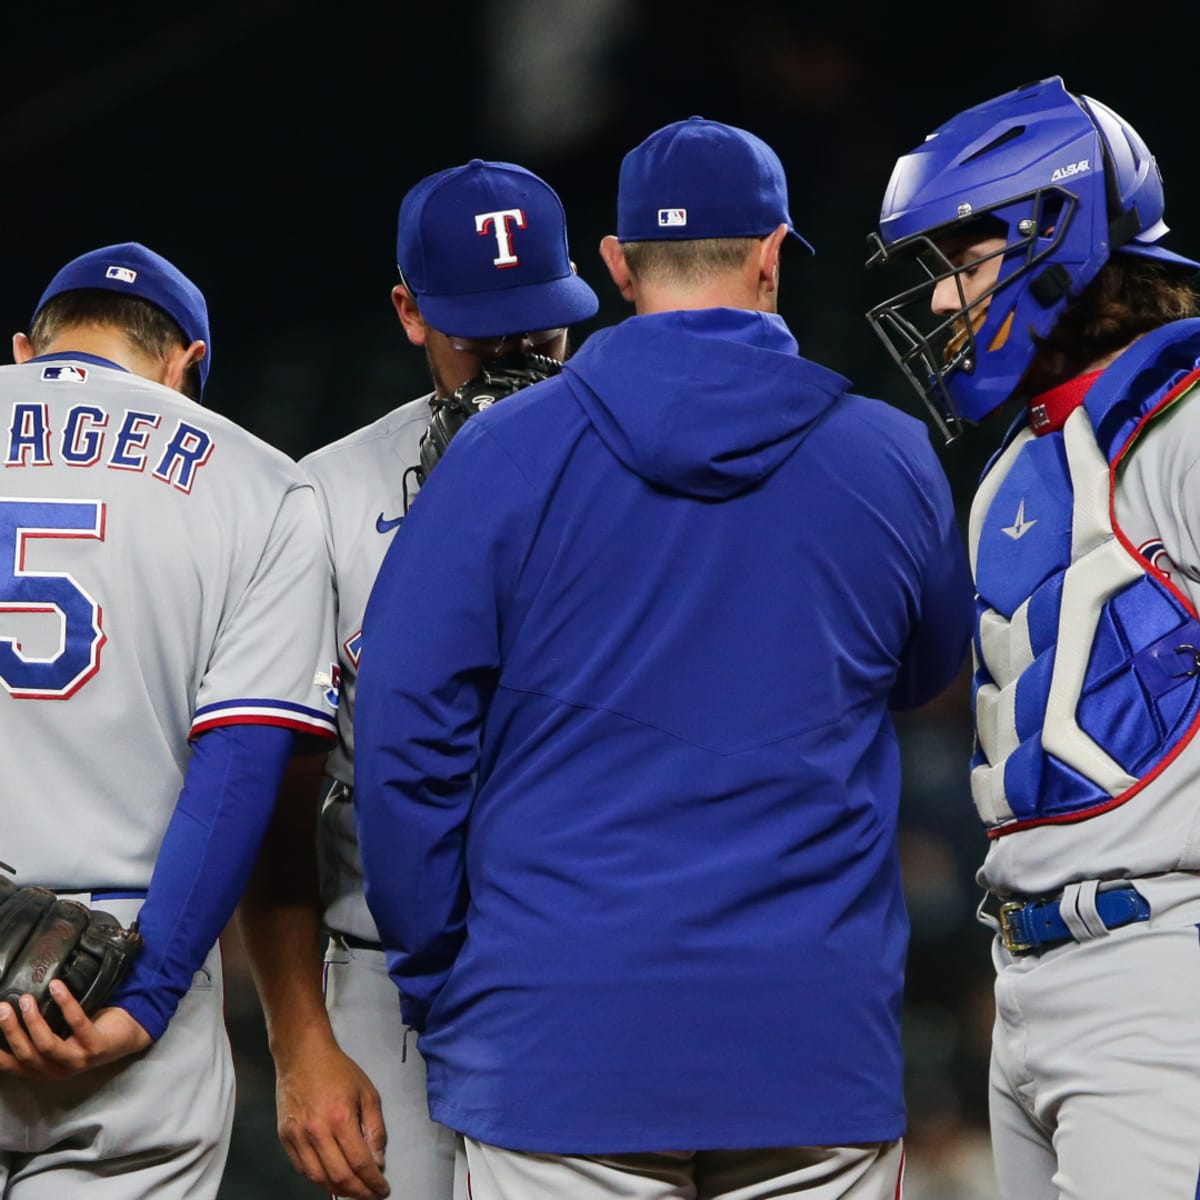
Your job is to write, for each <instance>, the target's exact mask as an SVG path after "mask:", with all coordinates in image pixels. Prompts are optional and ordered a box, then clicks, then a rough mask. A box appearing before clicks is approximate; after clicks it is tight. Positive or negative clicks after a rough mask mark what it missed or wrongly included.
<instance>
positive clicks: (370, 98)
mask: <svg viewBox="0 0 1200 1200" xmlns="http://www.w3.org/2000/svg"><path fill="white" fill-rule="evenodd" d="M1194 12H1195V6H1194V5H1192V4H1183V3H1180V4H1169V3H1168V4H1152V3H1151V4H1142V5H1140V6H1130V5H1128V4H1117V3H1112V2H1110V0H1092V2H1090V3H1082V2H1079V0H1044V2H1043V3H1041V4H1040V5H1037V6H1036V7H1035V6H1033V5H1025V6H1005V7H1002V8H996V7H995V6H991V7H988V8H986V9H985V8H983V7H982V6H972V7H969V8H968V7H964V6H961V5H955V6H952V5H946V4H940V5H933V4H920V3H914V4H905V5H899V4H885V3H882V2H880V0H876V2H874V3H861V2H859V0H842V2H841V3H836V4H826V5H822V6H819V7H818V6H814V5H809V4H803V3H782V2H771V0H740V2H738V3H736V4H735V3H730V4H727V5H714V4H708V3H698V4H697V3H693V4H684V5H680V4H671V3H665V2H660V0H641V2H639V0H472V2H469V3H466V2H464V3H456V2H454V0H449V2H443V3H440V4H439V3H435V2H426V3H424V4H416V3H393V4H390V5H387V6H385V7H380V6H378V5H371V6H369V7H368V6H367V5H359V4H347V5H342V6H340V7H338V8H336V9H334V8H333V7H331V6H328V5H325V4H317V3H312V2H308V0H244V2H242V3H235V2H227V3H213V4H207V5H204V4H201V5H197V6H192V7H190V8H183V9H180V8H176V7H174V6H170V5H159V6H151V5H92V6H88V7H84V6H82V5H73V4H67V5H65V6H63V5H59V6H51V5H46V6H36V5H28V6H25V7H24V8H23V9H21V10H20V11H6V13H5V16H4V31H5V34H6V38H5V41H6V44H7V53H6V55H5V68H4V71H3V73H2V74H0V98H2V108H0V146H3V148H4V157H3V162H4V173H3V187H2V189H0V212H2V213H3V216H4V221H3V225H2V226H0V228H2V230H3V236H4V239H5V243H6V252H5V256H4V260H5V265H6V280H5V286H4V288H3V289H2V291H0V326H5V327H6V331H8V332H11V331H15V330H18V329H26V328H27V327H28V319H29V315H30V313H31V311H32V308H33V305H34V303H35V301H36V299H37V297H38V296H39V295H40V293H41V290H42V288H43V287H44V286H45V284H46V282H48V280H49V278H50V277H51V275H52V274H53V273H54V272H55V271H56V270H57V269H58V268H59V267H60V266H62V265H63V263H65V262H66V261H67V260H68V259H70V258H72V257H74V256H75V255H77V254H79V253H82V252H84V251H86V250H90V249H93V248H95V247H96V246H100V245H104V244H107V243H111V242H116V241H125V240H137V241H142V242H145V243H146V244H147V245H149V246H150V247H151V248H153V249H155V250H157V251H159V252H160V253H162V254H165V255H166V256H167V257H168V258H170V259H172V260H173V261H175V262H176V263H177V264H178V265H179V266H180V267H181V268H182V269H183V270H184V271H185V272H186V273H187V274H189V275H190V276H191V277H192V278H193V279H194V280H195V281H196V282H197V283H198V284H199V286H200V287H201V288H202V290H203V291H204V292H205V294H206V296H207V298H208V302H209V306H210V311H211V317H212V328H213V347H212V349H213V364H214V365H213V371H212V376H211V379H210V382H209V386H208V390H207V394H206V397H205V399H206V403H208V404H209V405H210V406H211V407H213V408H215V409H218V410H220V411H221V412H224V413H226V414H228V415H230V416H232V417H234V418H235V419H237V420H239V421H240V422H242V423H243V424H245V425H246V426H248V427H249V428H250V429H252V430H254V431H255V432H256V433H258V434H260V435H261V436H262V437H264V438H266V439H267V440H268V441H270V442H272V443H274V444H275V445H277V446H279V447H281V448H282V449H284V450H286V451H287V452H289V453H291V454H293V455H296V456H299V455H302V454H304V453H306V452H307V451H309V450H312V449H315V448H316V447H317V446H319V445H321V444H323V443H324V442H326V441H329V440H332V439H333V438H335V437H339V436H341V435H342V434H344V433H347V432H349V431H350V430H352V429H354V428H355V427H357V426H358V425H361V424H363V423H364V422H366V421H368V420H371V419H373V418H374V417H376V416H378V415H380V414H382V413H383V412H384V411H386V410H387V409H389V408H391V407H393V406H395V405H396V404H399V403H401V402H403V401H405V400H408V399H411V398H412V397H414V396H415V395H417V394H419V393H420V392H422V391H424V390H426V387H427V378H426V375H425V373H424V363H423V359H422V356H421V354H420V353H419V352H418V351H416V350H414V349H413V348H412V347H410V346H409V345H408V343H407V342H406V341H405V340H404V338H403V336H402V334H401V331H400V328H399V325H398V323H397V322H396V319H395V316H394V314H393V311H392V308H391V304H390V301H389V292H390V289H391V288H392V286H393V284H394V283H395V282H396V278H397V277H396V270H395V260H394V243H395V217H396V211H397V208H398V206H399V203H400V200H401V198H402V196H403V195H404V193H405V191H406V190H407V189H408V188H409V187H411V186H412V185H413V184H414V183H416V182H417V181H418V180H419V179H420V178H422V177H423V176H424V175H427V174H429V173H431V172H433V171H436V170H441V169H442V168H444V167H448V166H454V165H458V164H460V163H463V162H465V161H467V160H468V159H470V158H473V157H482V158H489V159H500V160H509V161H516V162H519V163H521V164H522V165H524V166H526V167H529V168H530V169H532V170H534V171H536V172H537V173H538V174H540V175H542V176H543V177H544V178H545V179H547V180H548V181H549V182H550V183H551V184H552V185H553V186H554V187H555V188H556V190H557V191H558V192H559V194H560V196H561V197H562V199H563V202H564V204H565V207H566V211H567V214H568V219H569V223H570V229H571V247H572V253H573V257H574V258H575V260H576V262H577V263H578V266H579V270H580V273H581V274H582V275H583V276H584V277H585V278H586V279H587V280H588V281H589V282H590V283H591V284H592V285H593V287H594V288H595V289H596V291H597V292H598V293H599V295H600V297H601V302H602V307H601V311H600V313H599V314H598V316H597V317H596V318H595V319H594V320H593V321H592V322H589V323H588V324H586V325H584V326H581V327H578V328H577V329H576V331H575V338H576V342H577V344H578V342H579V341H581V340H582V339H583V338H585V337H586V336H587V334H588V333H589V332H590V331H591V330H592V329H595V328H599V327H600V326H602V325H605V324H609V323H611V322H613V321H616V320H619V319H621V318H622V317H623V316H625V315H626V309H625V306H624V304H623V302H622V301H621V300H620V298H619V297H618V296H617V294H616V291H615V289H614V288H613V287H612V285H611V283H610V282H609V281H608V279H607V277H606V275H605V273H604V271H603V267H602V264H601V262H600V259H599V255H598V253H597V249H596V248H597V244H598V242H599V240H600V238H601V237H602V236H603V235H604V234H606V233H610V232H613V231H614V228H615V193H616V179H617V172H618V168H619V165H620V161H621V157H622V155H623V154H624V153H625V152H626V151H627V150H629V149H630V148H631V147H632V146H634V145H635V144H636V143H638V142H640V141H641V140H642V139H643V138H644V137H646V136H647V135H648V134H649V133H651V132H652V131H653V130H654V129H656V128H658V127H659V126H660V125H663V124H666V123H668V122H670V121H674V120H678V119H680V118H682V117H687V116H690V115H692V114H700V115H702V116H705V117H709V118H712V119H716V120H722V121H726V122H728V123H730V124H735V125H740V126H742V127H744V128H748V129H750V130H752V131H753V132H755V133H757V134H758V135H759V136H761V137H763V138H765V139H766V140H767V141H768V142H769V143H771V144H772V145H773V146H774V147H775V148H776V149H777V150H778V152H779V154H780V157H781V158H782V160H783V162H784V165H785V167H786V169H787V172H788V178H789V181H790V190H791V210H792V216H793V218H794V220H795V223H796V225H797V227H798V228H799V229H800V231H801V232H802V233H804V234H805V236H806V237H807V238H808V239H809V240H810V241H812V242H813V243H814V245H815V246H816V248H817V251H818V253H817V256H816V257H815V258H812V259H805V258H801V257H799V256H797V257H795V258H794V259H790V260H786V261H785V264H784V282H783V291H782V296H781V311H782V312H783V315H784V316H785V317H786V318H787V319H788V321H789V323H790V324H791V325H792V327H793V329H794V331H795V332H796V334H797V337H798V338H799V341H800V345H801V350H802V352H803V353H805V354H806V355H808V356H810V357H813V358H816V359H819V360H821V361H823V362H824V363H826V364H827V365H829V366H832V367H834V368H835V369H837V370H839V371H841V372H843V373H844V374H846V375H848V376H850V377H851V378H852V379H853V380H854V382H855V384H856V386H857V389H858V390H860V391H865V392H868V393H872V394H876V395H880V396H882V397H884V398H885V399H888V400H890V401H892V402H893V403H896V404H898V405H900V406H901V407H903V408H905V409H908V410H909V411H912V412H917V411H918V410H917V408H916V406H915V401H914V400H910V398H909V396H908V395H907V394H906V392H905V390H904V386H903V385H902V383H901V381H900V377H899V375H898V374H897V373H895V372H894V369H893V368H892V367H891V364H890V362H889V361H888V360H887V359H886V356H885V354H884V351H883V349H882V347H881V346H880V345H879V344H878V343H877V342H876V340H875V338H874V335H873V334H872V333H871V331H870V329H869V328H868V326H867V324H866V322H865V321H864V320H863V318H862V314H863V312H864V311H865V310H866V309H867V308H868V307H869V306H870V305H871V304H872V303H874V302H875V301H877V300H879V299H881V298H882V297H883V296H884V295H885V294H886V293H887V291H888V284H889V282H890V281H889V280H888V279H886V278H882V279H881V278H875V277H873V276H871V275H870V274H868V273H867V272H866V271H865V270H864V269H863V262H864V257H865V238H866V235H867V233H868V232H869V231H870V229H871V227H872V222H873V220H874V218H875V216H876V215H877V213H878V206H879V201H880V198H881V196H882V193H883V189H884V187H885V185H886V183H887V179H888V175H889V173H890V170H891V166H892V163H893V162H894V160H895V158H896V157H897V156H898V155H899V154H901V153H904V152H905V151H906V150H908V149H909V148H910V147H911V146H913V145H914V144H916V143H917V142H918V141H920V140H921V139H922V138H923V137H924V135H925V134H926V133H927V132H929V131H930V130H931V129H932V128H934V127H935V126H936V125H937V124H939V123H940V122H941V121H943V120H944V119H946V118H947V117H949V116H950V115H951V114H952V113H954V112H956V111H958V110H959V109H961V108H963V107H966V106H968V105H970V104H973V103H976V102H978V101H981V100H984V99H987V98H988V97H990V96H992V95H994V94H997V93H999V92H1002V91H1006V90H1008V89H1009V88H1012V87H1014V86H1017V85H1019V84H1021V83H1025V82H1028V81H1030V80H1032V79H1036V78H1039V77H1042V76H1045V75H1050V74H1061V75H1062V76H1063V77H1064V79H1065V81H1066V83H1067V86H1068V87H1069V88H1070V89H1072V90H1073V91H1077V92H1083V93H1086V94H1089V95H1092V96H1095V97H1096V98H1098V99H1101V100H1103V101H1105V102H1106V103H1107V104H1109V105H1110V106H1112V107H1113V108H1115V109H1116V110H1117V111H1118V112H1119V113H1121V114H1122V115H1123V116H1124V117H1126V118H1127V119H1128V120H1130V121H1131V122H1132V123H1133V124H1134V125H1135V126H1136V127H1137V128H1138V129H1139V131H1140V132H1141V133H1142V135H1143V136H1144V137H1145V138H1146V140H1147V141H1148V142H1149V143H1150V145H1151V147H1152V149H1153V150H1154V151H1155V152H1156V154H1157V156H1158V160H1159V163H1160V166H1161V167H1162V169H1163V173H1164V177H1165V180H1166V187H1167V196H1168V204H1167V214H1166V215H1167V220H1168V223H1170V224H1171V225H1172V226H1173V227H1175V229H1176V230H1177V233H1176V234H1175V235H1174V236H1173V237H1172V239H1171V244H1172V245H1173V246H1175V248H1177V249H1179V250H1180V251H1182V252H1184V253H1190V254H1193V255H1194V254H1198V253H1200V219H1193V217H1194V215H1197V216H1200V212H1198V210H1200V166H1198V165H1197V154H1196V151H1195V147H1194V138H1193V136H1192V134H1193V130H1194V128H1195V127H1196V124H1197V115H1198V110H1197V105H1196V103H1195V102H1194V100H1193V92H1194V83H1193V79H1192V76H1193V75H1194V68H1192V67H1191V66H1190V64H1189V61H1188V58H1187V56H1188V55H1189V54H1190V53H1191V47H1192V46H1194V45H1195V43H1196V37H1195V35H1196V33H1197V32H1198V31H1200V29H1198V26H1200V22H1198V20H1197V18H1196V17H1195V16H1194V15H1193V14H1194ZM987 450H988V440H987V439H986V438H981V437H977V438H975V439H967V440H965V441H963V442H961V443H957V444H955V445H954V446H951V447H948V448H946V449H945V450H944V451H943V462H944V463H945V466H946V470H947V472H948V474H949V476H950V478H951V482H952V485H953V486H954V488H955V491H956V496H957V498H958V500H959V503H960V508H961V510H962V512H963V513H964V515H965V511H966V505H967V503H968V500H969V494H970V489H971V485H972V483H973V481H974V479H975V478H976V476H977V474H978V471H979V469H980V467H981V465H982V463H983V461H984V459H985V458H986V454H987ZM965 697H966V689H965V682H964V683H963V684H960V686H958V687H957V688H955V689H953V690H952V691H951V693H949V694H948V695H947V696H946V697H944V698H943V699H942V700H941V701H940V702H938V703H937V704H935V705H933V706H931V707H930V708H929V709H928V710H926V711H925V712H923V713H922V714H920V715H918V716H917V717H913V718H908V719H907V720H905V721H904V722H903V723H902V725H901V736H902V746H903V750H904V754H905V763H906V767H907V774H906V785H905V797H904V813H905V816H904V830H903V848H904V855H905V863H906V870H907V880H908V884H907V886H908V893H909V903H910V909H911V912H912V917H913V945H912V959H911V969H910V984H909V1004H908V1009H907V1016H906V1045H907V1050H908V1056H909V1063H910V1071H909V1075H910V1087H909V1100H910V1110H911V1123H912V1129H911V1132H910V1155H911V1157H910V1161H911V1164H912V1166H911V1169H910V1181H909V1189H908V1192H907V1193H906V1194H908V1195H909V1196H910V1198H915V1200H934V1198H945V1200H951V1198H954V1200H975V1198H979V1200H985V1198H986V1197H989V1196H990V1195H992V1192H991V1190H990V1183H989V1180H988V1178H987V1169H988V1168H987V1159H986V1139H985V1137H984V1135H983V1133H982V1129H983V1124H982V1122H983V1113H984V1109H985V1101H986V1095H985V1087H986V1055H987V1042H988V1034H989V1026H990V1019H991V1010H990V997H989V982H990V966H989V963H988V960H987V945H988V938H987V935H986V933H985V932H984V931H983V930H982V929H981V928H979V926H977V925H976V923H975V921H974V918H973V910H974V906H975V903H976V900H977V894H976V890H975V888H974V884H973V882H972V875H973V872H974V869H975V867H976V865H977V863H978V861H979V859H980V858H981V857H982V854H983V851H984V838H983V835H982V832H981V831H980V830H979V828H978V826H977V825H976V823H975V820H974V817H973V814H972V812H971V808H970V797H969V790H968V787H967V783H966V757H967V755H968V753H969V745H970V734H969V722H968V720H967V715H966V699H965ZM228 949H229V966H230V976H231V983H230V990H229V1005H228V1011H229V1019H230V1027H231V1032H232V1034H233V1037H234V1042H235V1050H236V1053H237V1056H238V1063H239V1073H240V1079H241V1095H240V1100H239V1116H238V1123H237V1129H236V1132H235V1140H234V1146H233V1151H232V1153H231V1158H230V1166H229V1171H228V1173H227V1177H226V1184H225V1189H224V1192H223V1196H226V1197H228V1198H229V1200H234V1198H235V1197H241V1196H255V1195H260V1194H262V1193H263V1192H264V1191H266V1190H267V1189H268V1188H269V1189H271V1190H272V1191H273V1192H274V1194H275V1196H276V1197H278V1198H279V1200H282V1198H283V1197H284V1196H291V1195H295V1196H297V1197H299V1196H312V1195H315V1194H316V1193H315V1192H314V1191H313V1190H312V1189H311V1188H308V1187H307V1186H305V1185H303V1184H302V1183H301V1182H300V1181H299V1180H298V1179H295V1178H294V1177H293V1176H292V1174H291V1172H290V1169H289V1168H288V1166H287V1164H286V1160H285V1159H284V1158H283V1154H282V1151H281V1150H279V1148H278V1146H277V1144H276V1142H275V1139H274V1116H273V1109H272V1086H273V1085H272V1078H271V1072H270V1064H269V1060H268V1059H267V1057H266V1055H265V1050H264V1045H263V1041H262V1031H261V1023H260V1021H259V1018H258V1013H257V1008H256V1005H255V1002H254V999H253V996H252V993H251V992H250V991H249V989H248V987H247V984H246V979H245V974H244V966H243V964H242V961H241V957H240V953H239V948H238V946H237V943H236V941H235V940H233V939H230V941H229V943H228Z"/></svg>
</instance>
